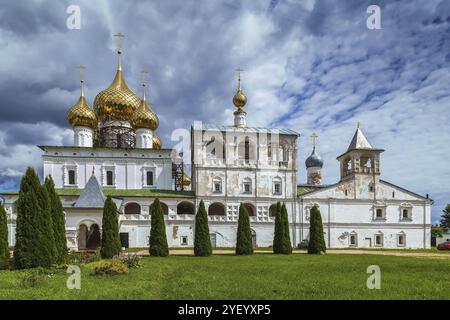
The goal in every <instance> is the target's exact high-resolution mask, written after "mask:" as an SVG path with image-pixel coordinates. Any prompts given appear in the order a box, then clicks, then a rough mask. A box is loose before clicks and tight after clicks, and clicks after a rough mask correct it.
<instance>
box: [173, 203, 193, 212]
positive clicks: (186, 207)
mask: <svg viewBox="0 0 450 320" xmlns="http://www.w3.org/2000/svg"><path fill="white" fill-rule="evenodd" d="M177 214H195V206H194V204H193V203H191V202H188V201H183V202H180V203H179V204H178V205H177Z"/></svg>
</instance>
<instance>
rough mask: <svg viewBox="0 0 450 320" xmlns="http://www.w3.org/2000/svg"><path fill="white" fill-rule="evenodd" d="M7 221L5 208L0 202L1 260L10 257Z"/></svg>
mask: <svg viewBox="0 0 450 320" xmlns="http://www.w3.org/2000/svg"><path fill="white" fill-rule="evenodd" d="M7 221H8V219H7V217H6V211H5V208H4V207H3V205H2V204H1V203H0V260H7V259H9V247H8V224H7Z"/></svg>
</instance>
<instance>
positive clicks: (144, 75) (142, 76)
mask: <svg viewBox="0 0 450 320" xmlns="http://www.w3.org/2000/svg"><path fill="white" fill-rule="evenodd" d="M147 75H148V71H147V70H145V69H144V70H142V71H141V82H142V85H143V86H145V85H146V84H147V81H146V78H147Z"/></svg>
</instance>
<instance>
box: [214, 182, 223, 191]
mask: <svg viewBox="0 0 450 320" xmlns="http://www.w3.org/2000/svg"><path fill="white" fill-rule="evenodd" d="M220 189H221V187H220V183H215V184H214V192H217V193H220Z"/></svg>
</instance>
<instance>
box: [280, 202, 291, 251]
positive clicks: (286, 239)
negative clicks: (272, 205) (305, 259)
mask: <svg viewBox="0 0 450 320" xmlns="http://www.w3.org/2000/svg"><path fill="white" fill-rule="evenodd" d="M281 219H282V221H283V222H282V223H283V253H284V254H291V253H292V244H291V237H290V233H289V218H288V213H287V209H286V205H285V204H284V203H283V206H282V207H281Z"/></svg>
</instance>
